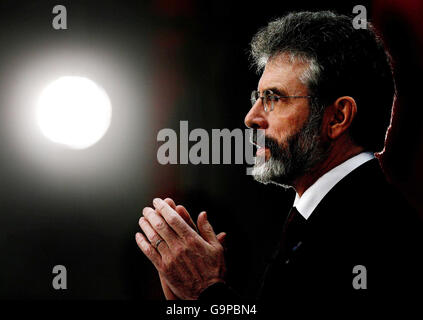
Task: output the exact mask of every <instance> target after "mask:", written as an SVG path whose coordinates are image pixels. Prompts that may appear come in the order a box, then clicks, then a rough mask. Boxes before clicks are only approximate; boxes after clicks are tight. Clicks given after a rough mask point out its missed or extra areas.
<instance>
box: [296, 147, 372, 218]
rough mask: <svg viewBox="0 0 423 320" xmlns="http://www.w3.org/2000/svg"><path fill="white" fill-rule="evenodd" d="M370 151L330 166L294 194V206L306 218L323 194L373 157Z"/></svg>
mask: <svg viewBox="0 0 423 320" xmlns="http://www.w3.org/2000/svg"><path fill="white" fill-rule="evenodd" d="M374 157H375V156H374V154H373V153H372V152H362V153H360V154H358V155H356V156H354V157H352V158H349V159H348V160H346V161H344V162H343V163H341V164H340V165H338V166H336V167H334V168H332V169H331V170H329V171H328V172H326V173H325V174H324V175H322V176H321V177H320V178H319V179H317V180H316V182H314V183H313V184H312V185H311V186H310V187H309V188H308V189H307V190H306V191H305V192H304V193H303V195H302V196H301V197H300V196H299V195H298V193H297V194H296V196H295V200H294V207H296V208H297V210H298V212H299V213H300V214H301V215H302V216H303V217H304V218H305V219H306V220H307V219H308V218H309V217H310V215H311V214H312V213H313V211H314V209H316V207H317V205H318V204H319V203H320V202H321V201H322V199H323V198H324V197H325V195H326V194H327V193H328V192H329V191H330V190H331V189H332V188H333V187H334V186H335V185H336V184H337V183H338V182H339V181H341V180H342V179H343V178H344V177H345V176H346V175H348V174H349V173H350V172H351V171H353V170H354V169H356V168H358V167H359V166H361V165H362V164H364V163H365V162H367V161H369V160H371V159H373V158H374Z"/></svg>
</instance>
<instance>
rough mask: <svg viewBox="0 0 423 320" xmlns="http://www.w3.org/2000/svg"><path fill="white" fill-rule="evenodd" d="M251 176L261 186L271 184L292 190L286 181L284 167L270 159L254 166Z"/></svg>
mask: <svg viewBox="0 0 423 320" xmlns="http://www.w3.org/2000/svg"><path fill="white" fill-rule="evenodd" d="M252 176H253V178H254V180H256V181H257V182H260V183H263V184H269V183H273V184H276V185H278V186H281V187H284V188H286V189H288V188H292V185H291V183H290V182H289V181H288V179H287V175H286V167H285V165H284V164H283V163H282V162H281V161H278V160H274V159H273V158H272V157H270V158H269V159H268V160H266V162H265V163H263V164H260V165H255V166H254V168H253V171H252Z"/></svg>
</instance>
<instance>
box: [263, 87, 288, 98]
mask: <svg viewBox="0 0 423 320" xmlns="http://www.w3.org/2000/svg"><path fill="white" fill-rule="evenodd" d="M266 90H271V91H272V92H273V93H275V94H277V95H279V96H288V93H287V92H286V91H285V90H284V89H279V88H276V87H271V88H265V89H264V90H263V91H266Z"/></svg>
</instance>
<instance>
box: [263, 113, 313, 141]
mask: <svg viewBox="0 0 423 320" xmlns="http://www.w3.org/2000/svg"><path fill="white" fill-rule="evenodd" d="M307 119H308V112H303V113H300V112H290V113H287V112H285V113H280V114H277V113H275V114H272V115H270V116H269V118H268V122H269V128H268V129H267V130H266V131H267V134H268V135H269V136H271V137H274V138H276V139H277V140H278V141H279V142H282V141H285V140H286V139H287V138H288V137H290V136H292V135H294V134H296V133H297V132H299V131H300V130H301V128H302V127H303V126H304V124H305V122H306V121H307Z"/></svg>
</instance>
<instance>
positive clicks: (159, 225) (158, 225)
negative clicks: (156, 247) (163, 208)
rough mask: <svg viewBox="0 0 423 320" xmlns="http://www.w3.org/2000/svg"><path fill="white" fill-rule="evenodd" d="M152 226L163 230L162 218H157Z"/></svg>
mask: <svg viewBox="0 0 423 320" xmlns="http://www.w3.org/2000/svg"><path fill="white" fill-rule="evenodd" d="M154 227H155V228H156V229H157V230H163V229H164V228H165V227H166V226H165V223H164V222H163V221H162V220H159V221H156V222H155V223H154Z"/></svg>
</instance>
